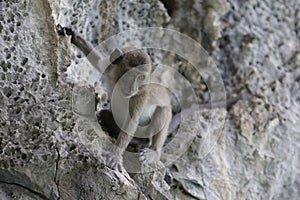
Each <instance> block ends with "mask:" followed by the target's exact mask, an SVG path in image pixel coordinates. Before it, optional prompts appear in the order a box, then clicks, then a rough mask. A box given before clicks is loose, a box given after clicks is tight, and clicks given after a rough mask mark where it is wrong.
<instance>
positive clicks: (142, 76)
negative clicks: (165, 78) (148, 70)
mask: <svg viewBox="0 0 300 200" xmlns="http://www.w3.org/2000/svg"><path fill="white" fill-rule="evenodd" d="M145 78H146V76H145V75H144V74H142V75H139V76H138V80H139V81H143V80H144V79H145Z"/></svg>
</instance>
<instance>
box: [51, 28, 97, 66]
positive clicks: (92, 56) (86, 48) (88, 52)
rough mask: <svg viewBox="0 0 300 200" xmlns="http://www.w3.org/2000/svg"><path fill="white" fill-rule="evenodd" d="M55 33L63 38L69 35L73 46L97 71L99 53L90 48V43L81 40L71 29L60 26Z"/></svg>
mask: <svg viewBox="0 0 300 200" xmlns="http://www.w3.org/2000/svg"><path fill="white" fill-rule="evenodd" d="M56 29H57V33H58V34H59V35H62V36H65V35H69V36H71V43H72V44H74V45H75V46H76V47H77V48H78V49H80V50H81V51H82V52H83V53H84V55H85V56H86V57H87V59H88V60H89V62H90V63H91V64H92V65H93V66H94V67H95V68H97V69H99V67H98V62H99V61H100V60H101V55H100V53H99V52H98V51H97V50H96V49H95V48H94V47H93V46H92V44H91V43H89V42H88V41H86V40H85V39H83V38H82V37H81V36H80V35H78V33H76V32H75V31H73V30H72V29H71V28H67V27H62V26H61V25H59V24H58V25H57V26H56Z"/></svg>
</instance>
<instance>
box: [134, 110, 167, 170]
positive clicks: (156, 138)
mask: <svg viewBox="0 0 300 200" xmlns="http://www.w3.org/2000/svg"><path fill="white" fill-rule="evenodd" d="M171 118H172V112H171V109H169V108H165V107H157V108H156V110H155V113H154V115H153V116H152V121H151V126H150V127H149V132H150V134H151V135H153V136H152V144H151V146H150V148H146V149H143V150H142V152H141V153H140V161H141V162H142V163H143V164H146V163H154V162H157V161H159V160H160V155H161V152H162V147H163V145H164V143H165V141H166V138H167V136H168V128H169V124H170V121H171ZM164 119H165V120H164ZM152 123H153V124H152ZM151 127H152V128H151ZM157 128H159V129H160V130H159V131H158V133H157V134H155V133H154V132H153V130H154V131H156V130H157Z"/></svg>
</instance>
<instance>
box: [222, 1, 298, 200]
mask: <svg viewBox="0 0 300 200" xmlns="http://www.w3.org/2000/svg"><path fill="white" fill-rule="evenodd" d="M230 5H231V9H230V12H228V13H227V15H226V16H225V17H224V18H223V20H224V22H226V23H228V27H227V28H226V29H224V31H223V37H222V38H221V39H220V41H219V48H220V49H221V51H218V52H217V53H218V54H219V59H218V61H219V66H220V68H221V69H222V71H223V77H224V81H225V83H226V84H225V85H226V87H227V91H228V93H229V94H230V95H236V94H241V93H248V94H250V95H249V96H252V97H249V98H248V99H247V101H241V102H239V103H238V104H236V105H234V106H233V108H232V110H231V113H232V114H233V115H232V117H233V118H231V119H230V122H232V123H231V125H230V126H228V133H229V134H226V135H227V136H228V137H227V145H226V146H227V150H225V152H224V153H225V155H226V156H225V157H226V160H227V163H228V165H229V168H231V169H232V170H230V171H231V172H230V176H232V177H236V178H234V179H230V180H228V183H229V185H231V186H230V187H231V188H233V186H234V188H235V189H233V190H231V191H232V192H231V194H230V196H231V198H232V199H245V198H248V199H296V198H298V196H299V189H298V188H299V181H298V179H299V177H300V171H299V156H298V154H297V152H298V151H299V142H300V138H299V133H300V132H299V130H300V126H299V123H298V122H299V121H300V116H299V111H300V101H299V95H300V92H299V91H300V90H299V89H300V84H299V77H300V56H299V55H300V54H299V52H300V45H299V44H300V41H299V39H300V38H299V23H298V22H299V19H300V18H299V8H300V6H299V3H298V2H297V1H277V2H273V1H246V2H241V1H235V0H232V1H230Z"/></svg>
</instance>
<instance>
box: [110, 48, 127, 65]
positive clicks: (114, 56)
mask: <svg viewBox="0 0 300 200" xmlns="http://www.w3.org/2000/svg"><path fill="white" fill-rule="evenodd" d="M123 56H124V53H123V51H122V50H121V49H119V48H116V49H115V50H114V51H113V52H112V53H111V54H110V57H109V61H110V62H111V63H112V64H117V63H118V61H120V60H121V59H122V58H123Z"/></svg>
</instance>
